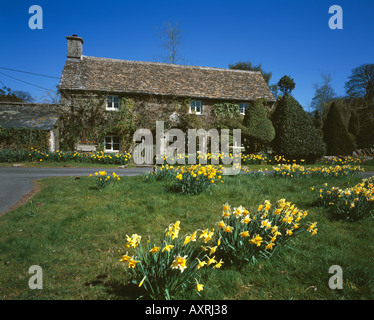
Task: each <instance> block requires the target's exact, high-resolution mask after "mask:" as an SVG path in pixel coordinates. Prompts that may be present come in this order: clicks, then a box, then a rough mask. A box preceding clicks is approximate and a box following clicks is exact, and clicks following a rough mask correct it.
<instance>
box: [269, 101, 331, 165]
mask: <svg viewBox="0 0 374 320" xmlns="http://www.w3.org/2000/svg"><path fill="white" fill-rule="evenodd" d="M272 122H273V126H274V129H275V139H274V140H273V142H272V147H273V149H274V151H275V152H276V154H278V155H283V156H285V157H286V158H287V159H294V160H301V159H305V160H307V161H308V162H314V161H315V160H316V159H317V158H319V157H321V156H323V155H324V154H325V152H326V146H325V143H324V142H323V139H322V137H321V135H320V134H319V133H318V131H317V129H316V128H315V126H314V125H313V122H312V120H311V118H310V117H309V116H308V114H307V113H306V112H305V111H304V109H303V107H302V106H301V105H300V104H299V103H298V102H297V100H296V99H295V98H294V97H292V96H290V95H288V94H286V95H284V96H283V97H282V98H281V99H280V100H279V102H278V105H277V107H276V110H275V111H274V113H273V116H272Z"/></svg>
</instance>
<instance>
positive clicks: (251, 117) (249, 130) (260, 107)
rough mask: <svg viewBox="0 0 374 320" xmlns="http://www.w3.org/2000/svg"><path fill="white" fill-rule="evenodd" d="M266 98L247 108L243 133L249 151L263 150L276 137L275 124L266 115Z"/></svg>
mask: <svg viewBox="0 0 374 320" xmlns="http://www.w3.org/2000/svg"><path fill="white" fill-rule="evenodd" d="M265 104H266V100H264V99H258V100H256V101H255V102H254V103H253V105H250V106H249V108H248V109H247V110H246V113H245V116H244V119H243V126H244V128H243V135H244V137H245V140H246V142H245V147H246V149H247V151H248V152H250V153H256V152H259V151H261V150H263V148H264V146H266V145H267V144H268V143H270V142H271V141H272V140H273V139H274V137H275V130H274V127H273V124H272V123H271V121H270V120H269V119H268V118H267V116H266V111H265Z"/></svg>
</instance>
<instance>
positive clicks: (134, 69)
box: [59, 56, 275, 101]
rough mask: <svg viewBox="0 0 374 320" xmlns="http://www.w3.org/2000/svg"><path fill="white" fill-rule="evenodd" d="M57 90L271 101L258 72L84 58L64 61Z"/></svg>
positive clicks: (266, 87) (268, 91) (265, 85)
mask: <svg viewBox="0 0 374 320" xmlns="http://www.w3.org/2000/svg"><path fill="white" fill-rule="evenodd" d="M59 89H60V90H88V91H103V92H111V93H137V94H139V93H140V94H142V93H145V94H156V95H165V96H179V97H191V98H207V99H224V100H237V101H248V100H255V99H257V98H265V99H267V100H268V101H275V99H274V97H273V95H272V94H271V92H270V90H269V88H268V86H267V84H266V83H265V81H264V79H263V77H262V74H261V73H260V72H255V71H242V70H230V69H219V68H208V67H196V66H184V65H174V64H167V63H156V62H139V61H126V60H117V59H106V58H96V57H88V56H82V59H80V60H73V59H67V60H66V63H65V67H64V70H63V72H62V76H61V80H60V85H59Z"/></svg>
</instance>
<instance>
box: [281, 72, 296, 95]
mask: <svg viewBox="0 0 374 320" xmlns="http://www.w3.org/2000/svg"><path fill="white" fill-rule="evenodd" d="M278 88H279V90H280V91H281V92H282V93H283V95H284V96H285V95H287V94H290V93H291V91H292V90H293V89H295V81H293V79H292V78H291V77H288V76H283V77H282V78H281V79H280V80H279V82H278Z"/></svg>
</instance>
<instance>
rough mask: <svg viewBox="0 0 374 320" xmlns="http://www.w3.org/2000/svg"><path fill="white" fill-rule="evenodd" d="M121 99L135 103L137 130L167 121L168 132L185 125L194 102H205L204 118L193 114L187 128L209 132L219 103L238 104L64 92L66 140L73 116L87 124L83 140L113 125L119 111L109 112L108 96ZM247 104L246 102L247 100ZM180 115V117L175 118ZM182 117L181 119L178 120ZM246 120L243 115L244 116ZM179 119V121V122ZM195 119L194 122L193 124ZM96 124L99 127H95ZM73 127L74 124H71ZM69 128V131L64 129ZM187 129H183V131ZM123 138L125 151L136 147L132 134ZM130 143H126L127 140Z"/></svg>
mask: <svg viewBox="0 0 374 320" xmlns="http://www.w3.org/2000/svg"><path fill="white" fill-rule="evenodd" d="M108 95H111V96H118V97H119V98H120V101H122V102H123V101H125V100H126V99H127V100H126V101H127V102H129V103H130V104H131V103H134V104H135V105H136V108H135V111H134V118H136V120H135V124H136V128H135V129H140V128H147V129H150V130H154V128H155V124H156V121H157V120H163V121H164V122H165V130H167V129H169V128H171V127H180V126H181V125H182V124H181V120H182V122H183V119H184V118H183V115H186V114H188V111H189V101H190V100H200V101H201V103H202V114H201V115H189V118H188V121H190V123H187V124H186V123H185V122H183V125H188V126H189V127H190V128H196V129H199V128H203V129H209V128H212V127H213V125H214V120H215V119H214V115H213V113H212V108H213V106H214V105H215V104H218V103H224V102H228V103H238V102H237V101H227V100H212V99H202V98H191V97H169V96H160V95H148V94H118V93H111V92H85V91H82V92H77V91H73V92H69V91H63V92H61V105H62V108H63V110H64V116H63V117H62V128H63V129H62V130H61V131H62V133H61V139H62V141H63V140H64V139H65V140H66V137H64V134H65V135H66V134H69V133H71V132H69V129H68V128H69V123H68V122H69V121H71V119H72V116H73V117H76V118H77V119H80V120H79V121H81V122H82V123H83V128H82V132H81V136H82V137H87V136H89V135H90V127H92V128H91V130H95V128H97V126H100V125H104V126H105V123H106V122H107V123H109V122H110V119H111V118H112V117H113V116H115V113H116V111H107V110H106V96H108ZM243 102H245V101H243ZM175 115H177V117H175ZM178 115H179V117H178ZM240 117H242V116H240ZM175 119H179V121H175ZM191 120H192V122H191ZM95 124H97V125H96V127H95ZM70 125H71V124H70ZM64 128H65V130H64ZM182 129H183V128H182ZM108 130H109V131H107V132H102V136H104V135H105V134H114V135H115V134H117V133H116V132H115V131H113V132H110V129H109V128H108ZM121 138H122V144H121V145H122V148H121V149H122V150H121V151H127V150H128V149H129V148H131V144H132V134H131V132H129V134H128V135H127V137H121ZM98 139H99V140H101V141H102V140H103V137H99V138H98ZM125 140H126V141H125ZM62 145H64V143H62Z"/></svg>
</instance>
